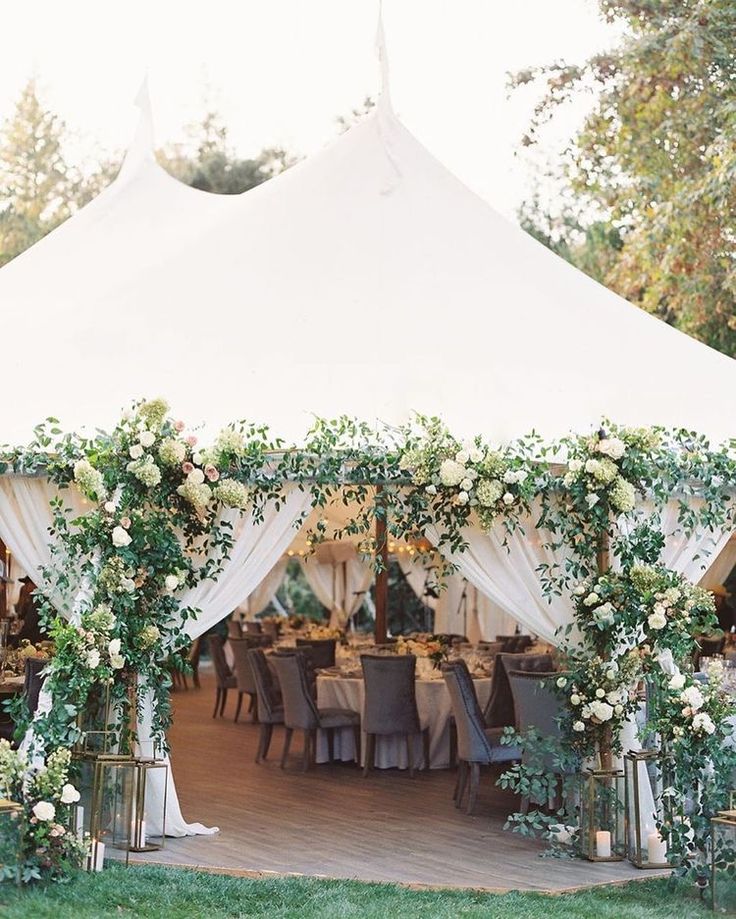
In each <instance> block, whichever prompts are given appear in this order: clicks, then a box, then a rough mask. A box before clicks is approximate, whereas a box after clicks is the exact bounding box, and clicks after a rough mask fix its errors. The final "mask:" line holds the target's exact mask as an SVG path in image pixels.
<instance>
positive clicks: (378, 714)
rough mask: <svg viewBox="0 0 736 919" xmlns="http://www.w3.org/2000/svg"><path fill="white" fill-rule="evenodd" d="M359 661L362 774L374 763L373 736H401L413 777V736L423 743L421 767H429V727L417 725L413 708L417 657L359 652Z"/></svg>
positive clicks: (417, 715) (415, 704) (366, 772)
mask: <svg viewBox="0 0 736 919" xmlns="http://www.w3.org/2000/svg"><path fill="white" fill-rule="evenodd" d="M360 663H361V665H362V667H363V680H364V682H365V702H364V705H363V731H364V732H365V739H366V745H365V764H364V767H363V775H364V776H366V775H368V771H369V770H370V769H372V768H373V766H374V759H375V753H376V737H381V736H390V735H403V736H404V737H405V738H406V754H407V759H408V764H409V775H410V776H411V777H412V778H414V768H415V767H414V738H415V737H416V736H417V735H421V737H422V742H423V746H424V768H425V769H429V728H428V727H425V726H423V725H422V724H421V722H420V720H419V712H418V710H417V698H416V685H415V677H416V666H417V659H416V657H414V655H413V654H402V655H399V654H394V655H387V654H361V656H360Z"/></svg>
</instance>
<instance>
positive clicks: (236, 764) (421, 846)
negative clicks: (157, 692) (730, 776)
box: [131, 670, 651, 891]
mask: <svg viewBox="0 0 736 919" xmlns="http://www.w3.org/2000/svg"><path fill="white" fill-rule="evenodd" d="M229 696H230V698H228V704H227V709H226V716H227V717H225V718H222V719H217V720H213V719H212V708H213V705H214V697H215V689H214V681H213V679H212V677H211V676H210V674H209V673H208V672H207V671H206V670H205V671H204V672H203V674H202V688H201V689H199V690H195V689H191V688H190V689H189V690H188V691H180V692H177V693H175V694H174V709H175V711H174V726H173V729H172V731H171V738H170V739H171V745H172V758H173V765H174V775H175V778H176V785H177V790H178V793H179V799H180V801H181V806H182V811H183V813H184V816H185V818H186V819H187V820H191V821H200V822H202V823H205V824H207V825H214V826H218V827H219V828H220V832H219V833H217V834H216V835H214V836H190V837H187V838H184V839H169V840H167V843H166V848H165V849H163V850H161V851H159V852H152V853H148V854H146V855H136V856H131V860H135V861H152V862H158V863H162V864H170V865H180V866H188V867H200V868H205V869H221V870H225V871H227V872H232V873H239V872H243V873H249V874H250V873H258V872H263V873H276V874H303V875H310V876H315V877H317V876H319V877H329V878H353V879H357V880H362V881H389V882H400V883H405V884H417V885H431V886H451V887H472V888H485V889H492V890H509V889H520V890H550V891H559V890H564V889H568V888H574V887H584V886H590V885H594V884H601V883H609V882H612V881H623V880H632V879H635V878H638V879H641V878H642V876H643V875H644V874H646V875H648V876H649V877H651V873H650V872H641V871H637V870H636V869H635V868H633V867H632V866H630V865H628V864H627V863H624V862H617V863H601V864H591V863H587V862H582V861H578V860H569V859H562V860H560V859H542V858H540V852H541V851H542V847H541V846H540V845H539V844H538V843H535V842H532V841H529V840H526V839H523V838H522V837H520V836H518V835H516V834H514V833H511V832H510V831H504V830H503V823H504V818H505V816H506V815H507V814H508V813H509V812H511V811H512V810H513V809H514V808H515V806H516V804H515V800H514V798H513V797H512V796H510V795H508V794H506V793H504V792H501V791H500V790H499V789H497V788H495V786H494V785H493V783H492V781H491V775H490V773H485V774H484V782H483V784H482V789H481V795H480V797H479V801H478V804H477V806H476V813H475V814H474V815H473V816H471V817H468V816H466V815H465V814H464V813H461V812H460V811H458V810H456V809H455V807H454V805H453V802H452V791H453V786H454V782H455V773H454V771H445V770H443V771H434V772H430V773H426V772H420V773H418V774H417V777H416V778H415V779H410V778H409V777H408V775H407V774H406V773H404V772H399V771H397V770H386V771H380V770H378V771H376V772H374V773H372V774H371V775H370V776H369V777H368V778H366V779H363V778H362V777H361V773H360V772H359V770H357V769H356V768H355V767H354V766H351V765H348V764H340V765H334V766H328V765H322V766H316V767H314V768H313V769H312V770H311V771H309V772H307V773H306V774H305V773H302V772H301V771H300V770H301V764H300V759H301V757H300V754H301V747H300V745H299V742H298V741H297V738H296V735H295V740H294V744H293V753H294V754H295V755H294V757H293V760H292V761H291V763H290V765H289V766H287V769H286V771H283V772H282V770H281V769H280V768H279V765H278V760H279V757H280V753H281V744H282V737H283V735H282V731H281V729H276V731H275V732H274V738H273V743H272V747H271V752H270V753H269V760H268V762H267V763H265V764H264V765H260V766H256V765H255V763H254V757H255V750H256V744H257V738H258V727H257V726H256V725H253V724H251V723H250V716H249V715H241V722H240V723H239V724H234V723H233V720H232V719H233V715H234V713H235V702H236V699H235V698H234V696H235V693H234V692H233V690H231V691H230V693H229ZM245 708H246V705H245V704H244V705H243V709H244V710H245Z"/></svg>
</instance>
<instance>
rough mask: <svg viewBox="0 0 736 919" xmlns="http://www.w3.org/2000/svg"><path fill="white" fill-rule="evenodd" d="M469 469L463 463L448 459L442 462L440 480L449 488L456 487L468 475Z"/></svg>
mask: <svg viewBox="0 0 736 919" xmlns="http://www.w3.org/2000/svg"><path fill="white" fill-rule="evenodd" d="M467 474H468V471H467V469H466V468H465V466H464V465H463V464H462V463H458V462H457V461H456V460H452V459H446V460H443V461H442V462H441V463H440V481H441V482H442V484H443V485H445V486H446V487H447V488H454V487H455V486H456V485H459V484H460V483H461V482H462V480H463V479H464V478H466V477H467Z"/></svg>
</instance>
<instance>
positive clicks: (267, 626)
mask: <svg viewBox="0 0 736 919" xmlns="http://www.w3.org/2000/svg"><path fill="white" fill-rule="evenodd" d="M256 625H257V626H260V627H261V630H262V631H263V634H264V635H268V637H269V638H271V639H272V640H273V641H276V640H277V639H278V637H279V634H280V632H281V628H280V627H279V625H278V623H276V622H264V623H263V624H261V623H260V622H257V623H256Z"/></svg>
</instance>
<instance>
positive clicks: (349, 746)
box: [316, 676, 491, 769]
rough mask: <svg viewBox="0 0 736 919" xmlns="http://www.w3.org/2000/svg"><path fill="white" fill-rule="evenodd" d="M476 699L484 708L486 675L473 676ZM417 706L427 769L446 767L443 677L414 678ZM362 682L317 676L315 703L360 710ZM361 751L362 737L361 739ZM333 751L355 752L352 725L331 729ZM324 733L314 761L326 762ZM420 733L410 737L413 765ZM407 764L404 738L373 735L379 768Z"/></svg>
mask: <svg viewBox="0 0 736 919" xmlns="http://www.w3.org/2000/svg"><path fill="white" fill-rule="evenodd" d="M473 683H474V685H475V691H476V692H477V694H478V701H479V702H480V705H481V707H482V708H485V706H486V703H487V702H488V698H489V696H490V694H491V680H490V678H483V679H480V680H473ZM416 696H417V710H418V711H419V720H420V721H421V723H422V724H423V725H427V726H428V727H429V765H430V768H431V769H447V767H448V766H449V765H450V732H449V727H448V722H449V717H450V715H451V713H452V706H451V704H450V694H449V692H448V691H447V687H446V686H445V681H444V680H443V679H441V678H440V679H434V680H417V681H416ZM364 699H365V684H364V682H363V680H362V679H352V678H351V679H345V678H335V677H325V676H319V677H317V703H318V705H319V707H320V708H349V709H351V710H352V711H354V712H360V714H361V716H362V714H363V702H364ZM362 751H363V752H364V751H365V738H363V741H362ZM334 755H335V759H336V760H345V761H347V760H352V759H353V758H354V756H355V744H354V740H353V731H352V728H345V729H341V730H337V731H335V746H334ZM327 757H328V750H327V737H326V735H325V734H324V732H323V731H319V732H318V737H317V757H316V758H317V762H318V763H324V762H327ZM423 757H424V755H423V752H422V741H421V737H418V738H416V739H415V741H414V762H415V764H416V765H417V767H420V765H421V764H423ZM407 765H408V760H407V754H406V742H405V740H404V739H403V738H400V737H396V736H389V737H377V738H376V766H377V767H378V768H379V769H391V768H395V767H398V768H399V769H406V768H407Z"/></svg>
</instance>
